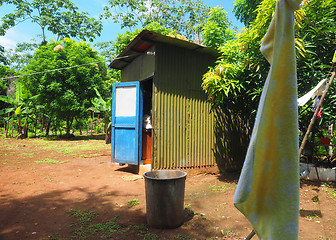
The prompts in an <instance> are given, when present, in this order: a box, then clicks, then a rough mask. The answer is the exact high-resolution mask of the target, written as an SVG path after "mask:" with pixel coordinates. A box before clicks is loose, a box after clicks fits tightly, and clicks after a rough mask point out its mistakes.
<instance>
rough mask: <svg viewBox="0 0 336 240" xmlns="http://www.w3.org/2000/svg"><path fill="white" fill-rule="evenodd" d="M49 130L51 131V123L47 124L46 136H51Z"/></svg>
mask: <svg viewBox="0 0 336 240" xmlns="http://www.w3.org/2000/svg"><path fill="white" fill-rule="evenodd" d="M49 130H50V121H48V122H47V123H46V134H45V135H46V136H49Z"/></svg>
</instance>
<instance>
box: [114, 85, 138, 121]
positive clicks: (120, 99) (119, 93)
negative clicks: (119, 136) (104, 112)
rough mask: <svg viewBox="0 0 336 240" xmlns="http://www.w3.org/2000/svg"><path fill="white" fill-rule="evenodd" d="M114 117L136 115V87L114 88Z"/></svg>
mask: <svg viewBox="0 0 336 240" xmlns="http://www.w3.org/2000/svg"><path fill="white" fill-rule="evenodd" d="M115 103H116V107H115V116H116V117H132V116H135V115H136V87H135V86H130V87H117V88H116V101H115Z"/></svg>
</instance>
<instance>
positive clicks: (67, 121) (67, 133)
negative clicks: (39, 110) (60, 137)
mask: <svg viewBox="0 0 336 240" xmlns="http://www.w3.org/2000/svg"><path fill="white" fill-rule="evenodd" d="M72 121H73V117H72V118H70V119H67V120H66V125H67V126H66V133H65V134H66V135H70V130H71V125H72Z"/></svg>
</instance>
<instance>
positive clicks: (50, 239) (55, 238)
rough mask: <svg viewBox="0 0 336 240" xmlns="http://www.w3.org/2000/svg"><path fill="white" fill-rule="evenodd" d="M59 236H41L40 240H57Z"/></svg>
mask: <svg viewBox="0 0 336 240" xmlns="http://www.w3.org/2000/svg"><path fill="white" fill-rule="evenodd" d="M58 239H60V237H59V236H58V235H56V236H48V238H43V239H42V240H58Z"/></svg>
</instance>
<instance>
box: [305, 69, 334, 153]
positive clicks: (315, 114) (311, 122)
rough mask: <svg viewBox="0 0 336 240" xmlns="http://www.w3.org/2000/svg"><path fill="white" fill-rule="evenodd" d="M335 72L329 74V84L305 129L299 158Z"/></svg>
mask: <svg viewBox="0 0 336 240" xmlns="http://www.w3.org/2000/svg"><path fill="white" fill-rule="evenodd" d="M335 71H336V68H334V71H333V72H332V74H331V77H330V80H329V83H328V84H327V87H326V89H325V90H324V92H323V94H322V97H321V100H320V102H319V104H318V106H317V107H316V110H315V112H314V115H313V117H312V119H311V120H310V123H309V126H308V129H307V132H306V134H305V136H304V138H303V140H302V143H301V146H300V150H299V156H301V153H302V150H303V148H304V146H305V145H306V142H307V139H308V135H309V133H310V132H311V130H312V128H313V126H314V122H315V119H316V116H317V113H318V112H319V109H320V107H321V106H322V103H323V100H324V98H325V96H326V95H327V92H328V90H329V88H330V86H331V84H332V82H333V80H334V77H335Z"/></svg>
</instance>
